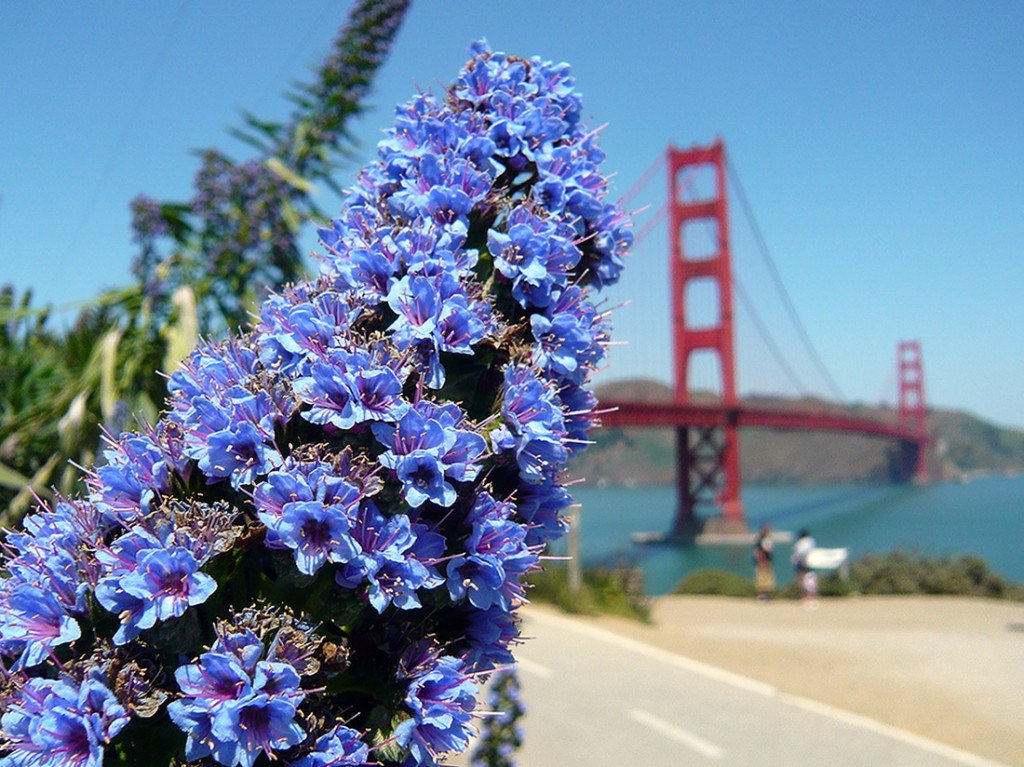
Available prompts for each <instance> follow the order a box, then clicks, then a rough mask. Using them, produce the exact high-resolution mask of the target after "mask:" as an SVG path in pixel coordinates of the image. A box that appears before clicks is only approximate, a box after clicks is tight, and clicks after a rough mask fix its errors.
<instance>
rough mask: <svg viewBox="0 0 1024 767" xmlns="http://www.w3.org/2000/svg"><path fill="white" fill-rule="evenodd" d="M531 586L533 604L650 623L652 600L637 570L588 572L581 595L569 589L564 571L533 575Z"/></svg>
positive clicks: (549, 571) (591, 569) (565, 571)
mask: <svg viewBox="0 0 1024 767" xmlns="http://www.w3.org/2000/svg"><path fill="white" fill-rule="evenodd" d="M528 583H529V586H530V590H529V593H528V595H529V597H530V600H531V601H535V602H546V603H548V604H552V605H555V606H556V607H559V608H561V609H562V610H565V611H566V612H570V613H578V614H582V615H598V614H601V613H605V614H609V615H621V616H623V617H626V618H634V619H636V620H640V621H644V622H647V621H649V620H650V618H651V605H650V599H649V597H648V596H647V594H646V592H645V590H644V581H643V573H642V572H641V571H640V570H638V569H634V568H609V567H597V568H587V569H585V570H584V571H583V582H582V584H581V588H580V590H579V592H577V593H573V591H572V589H570V588H569V574H568V570H567V568H565V567H559V568H551V567H549V568H547V569H545V570H544V571H542V572H538V573H535V574H532V575H531V576H530V577H529V579H528Z"/></svg>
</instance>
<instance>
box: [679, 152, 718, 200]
mask: <svg viewBox="0 0 1024 767" xmlns="http://www.w3.org/2000/svg"><path fill="white" fill-rule="evenodd" d="M675 188H676V189H677V190H678V191H679V202H681V203H699V202H710V201H711V200H714V199H716V198H717V197H718V196H719V194H718V192H719V190H718V175H717V172H716V169H715V165H714V163H710V162H702V163H697V164H694V165H686V166H683V167H681V168H679V169H678V171H677V175H676V185H675Z"/></svg>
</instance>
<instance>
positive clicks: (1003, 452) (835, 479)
mask: <svg viewBox="0 0 1024 767" xmlns="http://www.w3.org/2000/svg"><path fill="white" fill-rule="evenodd" d="M597 394H598V397H599V398H601V399H630V400H637V401H644V402H659V401H667V400H669V399H671V390H670V389H669V388H668V387H667V386H665V385H663V384H660V383H657V382H654V381H645V380H636V381H624V382H618V383H614V384H609V385H607V386H604V387H601V388H599V389H598V392H597ZM698 399H699V398H698ZM748 399H749V400H753V401H757V402H761V403H764V404H778V405H780V406H793V405H797V404H800V405H805V406H810V405H813V406H814V407H817V408H823V409H828V410H836V411H842V412H848V413H852V414H856V415H859V416H866V417H877V418H883V417H884V415H885V413H886V411H885V409H883V408H878V407H869V406H866V405H855V406H852V407H843V406H838V405H834V404H830V403H826V402H822V401H818V400H792V399H782V398H777V397H776V398H773V397H751V398H748ZM889 415H890V417H891V410H890V411H889ZM928 428H929V430H930V432H931V434H932V437H933V445H932V449H931V450H930V451H929V465H930V467H931V469H932V474H933V476H935V477H937V478H945V479H955V478H959V477H963V476H969V475H971V474H976V473H985V472H999V473H1003V472H1021V471H1024V432H1022V431H1017V430H1013V429H1002V428H999V427H998V426H994V425H992V424H990V423H987V422H985V421H982V420H981V419H979V418H976V417H974V416H972V415H969V414H967V413H963V412H959V411H948V410H936V411H932V412H930V413H929V415H928ZM594 438H595V440H596V444H595V445H594V446H593V447H591V448H590V449H589V450H587V451H586V452H584V453H583V454H582V455H581V456H580V457H579V458H577V459H576V460H575V461H574V462H573V464H572V466H571V472H572V474H573V475H574V476H578V477H587V478H589V479H594V478H597V477H600V478H602V481H607V482H610V483H612V484H634V483H637V484H662V483H670V482H673V481H674V480H675V465H674V463H673V460H674V459H673V452H674V449H675V448H674V436H673V434H672V430H671V429H599V430H597V431H596V432H595V435H594ZM740 458H741V461H742V465H743V477H744V481H746V482H764V483H769V484H832V483H844V482H888V481H891V480H892V479H893V478H894V476H895V473H896V466H898V455H897V450H896V446H895V445H894V443H892V442H891V441H888V440H883V439H877V438H872V437H867V436H858V435H850V434H830V433H825V432H786V431H771V430H767V429H744V430H743V431H742V432H741V436H740Z"/></svg>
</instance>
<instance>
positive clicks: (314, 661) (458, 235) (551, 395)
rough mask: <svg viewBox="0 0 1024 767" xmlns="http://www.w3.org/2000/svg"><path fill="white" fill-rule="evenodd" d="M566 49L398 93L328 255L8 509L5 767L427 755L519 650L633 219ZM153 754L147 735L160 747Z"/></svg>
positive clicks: (479, 63) (429, 758)
mask: <svg viewBox="0 0 1024 767" xmlns="http://www.w3.org/2000/svg"><path fill="white" fill-rule="evenodd" d="M602 159H603V157H602V155H601V152H600V150H599V149H598V148H597V145H596V142H595V137H594V135H593V133H592V132H590V131H588V129H587V128H586V126H585V125H584V123H583V122H582V120H581V107H580V99H579V96H578V94H576V92H575V90H574V88H573V81H572V78H571V76H570V73H569V70H568V68H567V67H566V66H565V65H553V64H550V63H548V62H544V61H541V60H538V59H531V60H525V59H519V58H515V57H511V56H506V55H504V54H500V53H492V52H491V51H489V50H488V49H487V48H486V47H484V46H483V45H479V46H476V47H475V48H474V51H473V58H472V60H471V61H470V62H469V63H468V64H467V66H466V67H465V69H464V70H463V71H462V73H461V74H460V75H459V77H458V78H457V80H456V81H455V83H454V84H453V85H452V86H451V87H450V88H449V89H448V90H447V92H446V93H445V94H444V95H443V97H441V98H435V97H433V96H431V95H428V94H421V95H419V96H418V97H417V98H415V99H414V100H413V101H411V102H410V103H408V104H406V105H405V106H403V107H401V108H400V109H399V110H398V111H397V114H396V120H395V125H394V128H393V129H392V130H391V131H390V132H389V133H388V135H387V136H386V138H385V139H384V140H383V141H382V142H381V143H380V146H379V158H378V160H377V161H376V162H374V163H372V164H371V165H369V166H368V167H367V168H365V169H364V170H363V171H362V172H361V174H360V175H359V176H358V179H357V181H356V183H355V185H354V188H353V190H352V191H351V192H350V193H349V195H348V197H347V199H346V202H345V206H344V208H343V212H342V214H341V215H340V216H339V217H338V218H336V219H335V220H334V221H333V222H332V224H331V225H330V226H329V227H327V228H325V229H323V230H322V231H321V241H322V243H323V245H324V248H325V250H326V252H325V254H324V255H323V256H322V265H321V270H320V274H319V276H318V277H317V278H316V279H314V280H311V281H309V282H305V283H302V284H298V285H293V286H290V287H288V288H286V289H285V290H283V291H282V292H281V293H280V294H278V295H273V296H271V297H270V298H269V299H268V300H267V301H266V302H265V303H264V304H263V306H262V309H261V312H260V314H259V319H258V322H257V324H256V326H255V327H254V329H253V330H252V331H251V332H249V333H246V334H244V335H241V336H239V337H236V338H233V339H230V340H228V341H225V342H207V343H203V344H201V345H200V346H199V347H198V348H197V349H195V350H194V351H193V353H192V354H191V356H190V357H189V359H188V360H187V361H186V363H185V364H184V366H183V367H182V368H181V369H180V370H178V371H177V372H176V373H174V374H173V375H172V376H171V377H170V381H169V392H170V397H169V400H168V406H167V409H166V411H165V413H164V415H163V417H162V418H161V420H160V421H159V422H158V423H157V424H156V425H154V426H152V427H147V428H145V429H143V430H142V431H141V432H140V433H125V434H123V435H121V436H120V437H118V438H116V439H111V440H110V444H109V447H108V449H107V450H106V453H105V456H104V459H103V461H102V462H101V464H100V465H99V466H97V467H95V468H94V469H93V470H92V471H91V474H90V481H89V492H88V494H87V495H86V497H84V498H79V499H70V500H61V501H59V502H58V503H57V504H56V505H55V506H54V507H53V508H43V509H41V510H39V511H38V512H37V513H36V514H35V515H33V516H31V517H30V518H29V519H28V520H27V522H26V525H25V529H24V531H23V532H21V533H17V534H13V533H12V534H10V535H8V537H7V541H6V545H5V549H4V560H5V561H4V562H3V571H4V572H5V573H6V576H5V577H4V579H3V580H2V581H0V656H2V667H3V670H4V673H3V675H2V683H0V707H2V711H3V715H2V719H0V725H2V747H3V749H5V750H6V752H7V755H6V756H5V757H3V759H0V765H3V766H4V767H43V766H44V765H45V766H46V767H80V766H82V765H88V766H89V767H92V766H93V765H99V764H101V763H102V761H103V758H104V757H103V755H104V752H105V750H111V749H113V750H114V751H115V752H116V754H117V759H118V760H119V762H118V763H122V762H124V763H132V760H137V759H139V758H140V757H138V756H137V755H138V754H140V753H145V754H146V755H147V756H146V761H147V763H154V764H155V763H168V762H171V761H175V760H177V761H178V762H181V761H186V762H192V761H201V762H203V763H204V764H209V763H211V762H215V763H218V764H222V765H228V766H230V767H234V765H243V766H244V767H252V766H253V765H256V764H261V763H263V764H265V763H269V760H271V759H272V760H275V761H278V760H279V761H280V762H281V763H282V764H286V765H288V764H290V765H295V767H327V765H361V764H377V765H403V766H408V767H413V766H416V765H434V764H436V763H437V760H438V758H439V757H441V756H442V755H443V754H445V753H447V752H451V751H460V750H464V749H465V748H466V747H467V745H468V743H469V739H470V736H471V734H472V733H473V718H474V715H475V709H476V705H477V704H476V694H477V683H476V680H477V679H478V678H481V677H486V676H488V675H490V674H491V673H493V672H494V671H495V670H496V669H498V668H502V667H505V666H508V665H509V664H513V663H514V656H513V654H512V648H513V647H514V645H515V644H516V643H517V642H518V641H519V623H518V617H517V611H518V609H519V608H520V606H521V605H522V604H523V603H524V602H525V601H526V592H525V585H524V577H525V576H526V575H527V574H528V573H530V572H531V571H534V570H536V569H537V568H538V567H539V562H540V556H541V554H542V552H543V550H544V547H545V546H546V544H547V543H548V542H549V541H550V540H552V539H553V538H555V537H557V536H559V535H560V534H561V533H562V532H563V530H564V527H565V523H564V520H563V518H562V512H563V511H564V509H565V508H566V507H567V506H568V505H569V503H570V502H571V496H570V495H569V493H568V492H567V491H566V489H565V487H564V486H563V484H562V475H563V469H564V467H565V465H566V462H567V461H568V460H569V458H570V457H571V456H572V455H573V454H574V453H575V452H576V451H578V450H579V449H580V447H581V446H583V445H584V444H585V434H586V431H587V430H588V429H589V428H590V427H591V426H593V425H594V424H595V422H596V416H595V413H594V410H595V406H596V401H595V399H594V397H593V396H592V395H591V394H590V393H589V392H588V391H587V389H586V385H587V383H588V380H589V376H590V374H591V372H592V371H593V370H594V368H595V366H596V365H597V364H599V363H600V361H601V359H602V358H603V356H604V352H605V344H606V341H607V334H608V327H607V322H606V320H605V317H604V315H603V314H602V313H601V312H599V311H598V309H597V308H596V307H595V305H594V304H593V303H592V301H591V298H590V294H589V290H590V288H592V287H601V286H603V285H606V284H608V283H610V282H613V281H614V280H615V279H616V278H617V276H618V273H619V270H620V269H621V267H622V258H623V256H624V255H625V252H626V250H627V248H628V246H629V243H630V233H629V230H628V226H627V221H626V220H625V218H624V216H623V214H622V212H621V210H620V209H619V208H617V207H616V206H614V205H611V204H609V203H606V202H605V201H604V196H605V194H606V181H605V178H604V177H603V176H602V175H601V173H600V171H599V164H600V162H601V160H602ZM158 751H159V752H160V753H157V752H158Z"/></svg>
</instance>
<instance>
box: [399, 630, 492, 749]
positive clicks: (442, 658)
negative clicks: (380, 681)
mask: <svg viewBox="0 0 1024 767" xmlns="http://www.w3.org/2000/svg"><path fill="white" fill-rule="evenodd" d="M410 654H411V655H412V657H413V658H414V659H415V660H414V662H413V663H410V664H409V665H410V666H411V667H410V668H409V670H408V672H407V673H408V674H409V685H408V688H407V692H406V694H405V705H406V708H407V709H408V710H409V713H410V714H411V715H412V716H411V717H410V718H409V719H406V720H405V721H404V722H402V723H401V724H399V725H398V727H397V729H396V730H395V738H396V739H397V741H398V743H399V745H401V746H403V747H405V748H408V749H409V754H410V756H411V757H412V758H413V759H414V760H415V762H414V763H415V764H433V763H434V759H435V757H436V756H437V755H438V754H440V753H443V752H445V751H462V750H464V749H465V748H466V746H467V745H468V744H469V738H470V737H471V736H472V734H473V730H472V728H471V727H470V724H469V723H470V719H471V716H472V713H473V710H474V708H475V707H476V684H475V683H474V682H473V681H472V679H471V678H470V677H469V676H468V675H466V673H465V672H464V669H463V665H462V662H461V661H460V660H459V659H457V658H453V657H451V656H447V655H437V654H436V653H422V651H419V650H417V649H415V648H414V650H413V652H412V653H410Z"/></svg>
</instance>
